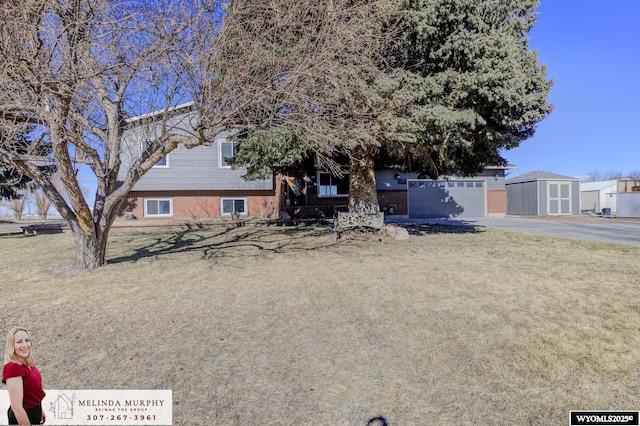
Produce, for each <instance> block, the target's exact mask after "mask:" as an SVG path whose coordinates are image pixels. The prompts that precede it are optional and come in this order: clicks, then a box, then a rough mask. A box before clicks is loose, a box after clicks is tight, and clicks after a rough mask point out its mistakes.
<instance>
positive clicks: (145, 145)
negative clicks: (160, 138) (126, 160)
mask: <svg viewBox="0 0 640 426" xmlns="http://www.w3.org/2000/svg"><path fill="white" fill-rule="evenodd" d="M152 144H153V141H143V142H142V146H141V151H142V152H141V154H144V152H145V151H146V150H147V148H149V147H150V146H151V145H152ZM153 167H165V168H168V167H169V156H168V155H165V156H164V157H162V158H161V159H160V160H158V162H157V163H156V164H154V165H153Z"/></svg>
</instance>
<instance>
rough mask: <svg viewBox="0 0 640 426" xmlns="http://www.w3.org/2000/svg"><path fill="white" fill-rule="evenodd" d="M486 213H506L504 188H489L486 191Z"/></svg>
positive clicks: (505, 192) (505, 191)
mask: <svg viewBox="0 0 640 426" xmlns="http://www.w3.org/2000/svg"><path fill="white" fill-rule="evenodd" d="M487 214H507V190H506V189H490V190H488V191H487Z"/></svg>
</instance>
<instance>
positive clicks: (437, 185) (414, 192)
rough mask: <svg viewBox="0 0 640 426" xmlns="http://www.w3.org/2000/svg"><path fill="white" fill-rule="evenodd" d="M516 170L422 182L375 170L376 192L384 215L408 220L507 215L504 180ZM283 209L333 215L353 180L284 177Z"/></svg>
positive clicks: (490, 169)
mask: <svg viewBox="0 0 640 426" xmlns="http://www.w3.org/2000/svg"><path fill="white" fill-rule="evenodd" d="M513 168H514V166H506V167H487V168H486V169H485V170H484V171H483V172H481V173H480V174H478V175H477V176H473V177H461V176H442V177H440V178H439V179H436V180H433V179H422V178H420V177H419V176H418V174H417V173H405V172H400V171H398V170H393V169H386V170H377V171H376V189H377V195H378V202H379V203H380V208H381V210H382V211H384V212H385V213H387V214H389V215H395V216H400V217H409V218H428V217H460V218H464V217H489V216H504V215H506V212H507V203H506V200H507V197H506V190H505V176H506V174H507V171H508V170H511V169H513ZM283 182H284V186H285V187H284V188H283V191H282V194H283V197H284V200H283V203H282V209H283V210H286V211H288V212H289V213H290V214H291V215H293V216H296V215H303V216H304V215H312V214H322V215H326V216H331V215H333V212H334V210H335V209H336V208H340V207H341V206H344V205H346V204H347V203H348V193H349V176H348V174H345V175H344V176H341V177H336V176H335V175H333V174H331V173H330V172H328V171H324V170H317V171H316V172H315V175H305V174H304V173H299V174H291V175H287V176H284V177H283Z"/></svg>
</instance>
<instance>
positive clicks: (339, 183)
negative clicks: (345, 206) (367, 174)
mask: <svg viewBox="0 0 640 426" xmlns="http://www.w3.org/2000/svg"><path fill="white" fill-rule="evenodd" d="M318 176H319V179H318V180H319V182H320V185H318V196H319V197H346V196H348V195H349V175H345V176H343V177H341V178H339V177H336V176H333V175H332V174H331V173H328V172H319V173H318Z"/></svg>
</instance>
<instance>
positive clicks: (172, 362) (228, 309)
mask: <svg viewBox="0 0 640 426" xmlns="http://www.w3.org/2000/svg"><path fill="white" fill-rule="evenodd" d="M411 234H412V238H411V239H410V240H408V241H391V240H385V242H383V243H377V242H375V241H374V239H373V238H371V239H370V238H368V237H365V236H351V237H347V238H345V239H343V240H340V241H339V242H338V243H337V244H334V243H333V242H332V239H331V236H330V234H329V230H328V228H312V227H306V228H304V227H303V228H239V229H212V230H194V231H184V232H183V231H180V232H177V231H148V232H134V231H128V232H114V233H113V235H112V238H111V242H110V249H109V255H108V257H109V259H110V260H111V263H110V265H109V266H107V267H105V268H103V269H100V270H96V271H93V272H82V271H77V270H75V269H73V268H72V266H71V265H72V264H73V262H74V252H73V247H72V240H71V237H70V236H69V235H68V234H61V235H42V236H37V237H3V238H0V261H1V262H2V270H1V271H0V289H1V291H2V298H1V301H0V311H1V312H2V317H1V319H2V320H1V322H0V327H1V329H2V330H7V329H8V328H9V327H10V326H12V325H14V324H24V325H26V326H27V327H29V328H31V329H32V331H33V332H34V334H35V339H36V345H37V355H38V364H39V366H40V368H41V370H42V371H43V375H44V377H45V385H46V387H48V388H52V389H83V388H89V389H101V388H102V389H146V388H158V389H173V395H174V399H175V405H174V422H175V424H179V425H183V424H184V425H186V424H215V425H254V424H270V425H320V424H322V425H324V424H327V425H366V424H367V422H368V421H369V420H370V419H373V418H375V417H380V416H382V417H384V418H385V419H386V421H387V422H388V424H389V425H390V426H396V425H427V424H429V425H452V424H456V425H458V424H473V425H480V424H513V425H516V424H517V425H525V424H535V425H541V424H544V425H551V424H568V416H569V410H571V409H592V410H596V409H598V410H605V409H616V410H620V409H632V410H638V409H640V373H639V372H638V366H639V365H640V338H639V335H640V334H639V331H640V291H639V290H640V282H639V277H640V262H638V258H639V257H640V248H638V247H630V246H622V245H611V244H602V243H590V242H577V241H573V240H563V239H556V238H550V237H542V236H534V235H526V234H518V233H508V232H503V231H499V230H492V229H486V230H485V229H483V230H481V231H476V230H475V229H473V228H453V227H451V228H448V227H437V226H436V227H433V226H432V227H416V228H413V229H411Z"/></svg>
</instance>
